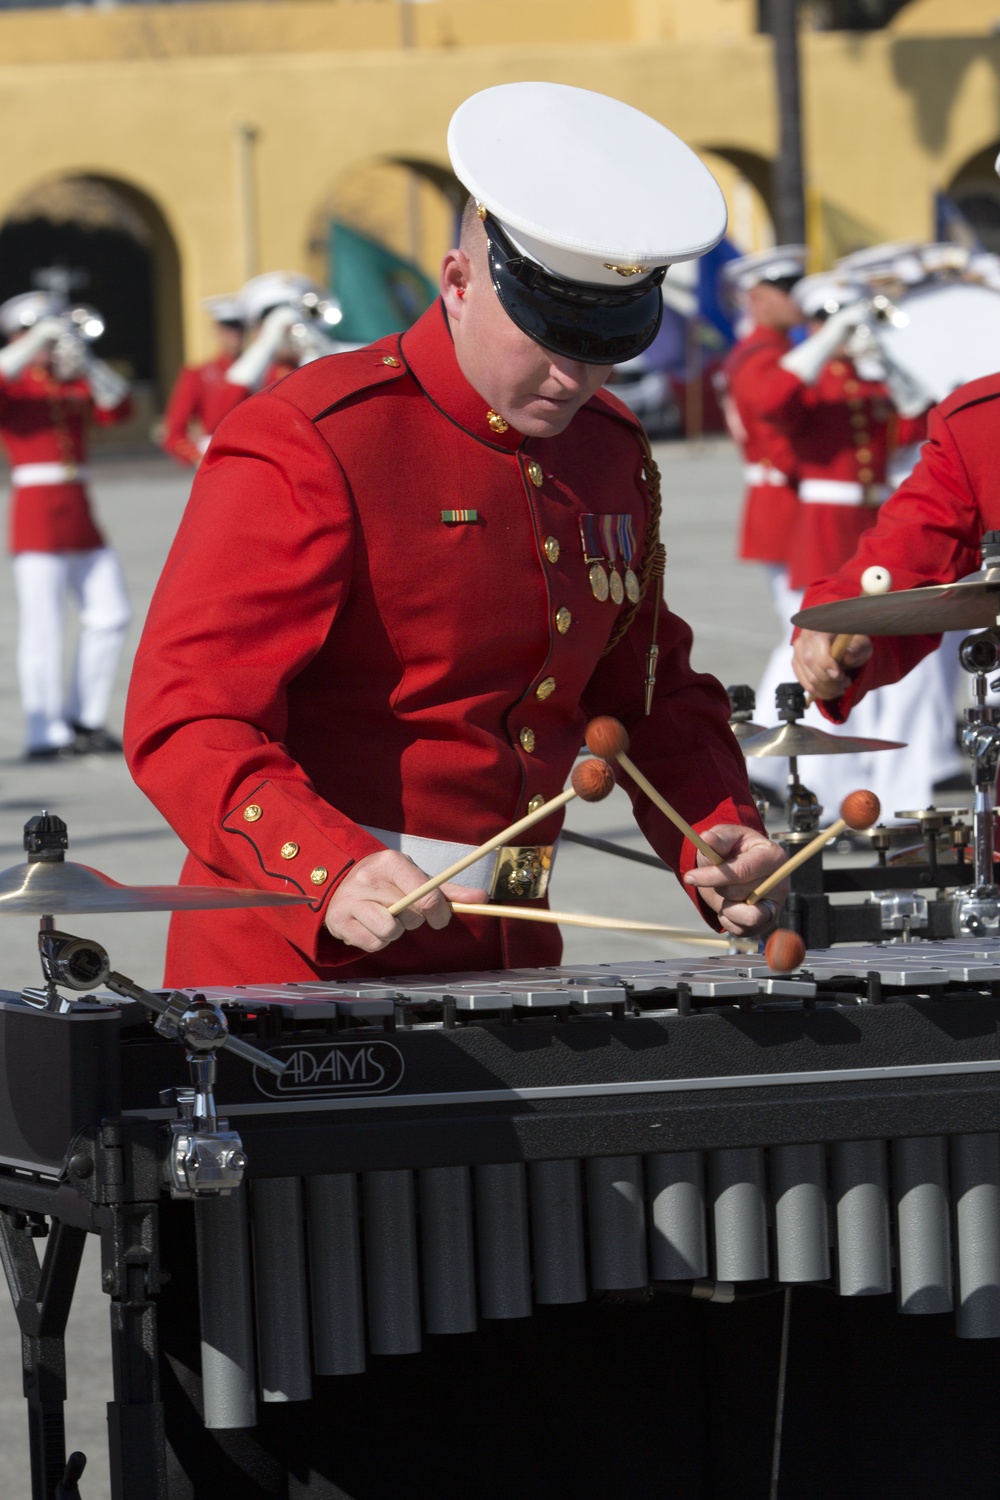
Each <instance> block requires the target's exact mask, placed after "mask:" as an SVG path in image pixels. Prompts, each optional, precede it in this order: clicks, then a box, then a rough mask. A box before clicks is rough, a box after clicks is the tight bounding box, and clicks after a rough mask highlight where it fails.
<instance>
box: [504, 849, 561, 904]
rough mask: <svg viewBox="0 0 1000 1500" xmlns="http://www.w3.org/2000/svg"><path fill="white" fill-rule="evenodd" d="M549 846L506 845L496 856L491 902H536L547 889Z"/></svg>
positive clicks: (549, 867) (550, 856) (549, 871)
mask: <svg viewBox="0 0 1000 1500" xmlns="http://www.w3.org/2000/svg"><path fill="white" fill-rule="evenodd" d="M553 848H554V845H552V844H507V845H505V847H504V848H503V849H501V850H500V851H499V852H498V854H497V862H496V866H495V868H494V870H493V885H492V886H491V888H490V900H491V901H498V902H504V901H540V900H541V898H542V897H543V896H544V895H545V892H546V891H547V890H548V888H549V874H550V873H551V870H552V851H553Z"/></svg>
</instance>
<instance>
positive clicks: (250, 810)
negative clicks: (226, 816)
mask: <svg viewBox="0 0 1000 1500" xmlns="http://www.w3.org/2000/svg"><path fill="white" fill-rule="evenodd" d="M243 816H244V818H245V819H246V821H247V822H248V823H256V821H257V819H258V818H262V817H263V816H264V809H263V808H261V807H258V806H257V804H256V802H251V804H250V806H249V807H245V808H244V809H243Z"/></svg>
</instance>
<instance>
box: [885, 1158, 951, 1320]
mask: <svg viewBox="0 0 1000 1500" xmlns="http://www.w3.org/2000/svg"><path fill="white" fill-rule="evenodd" d="M892 1186H893V1196H894V1198H895V1205H896V1253H897V1257H898V1260H899V1310H900V1312H904V1313H936V1312H950V1310H951V1306H952V1296H951V1223H950V1219H951V1215H950V1210H949V1203H948V1150H947V1142H946V1141H945V1138H944V1136H940V1135H929V1136H917V1137H914V1138H912V1139H908V1140H907V1139H903V1140H898V1141H893V1143H892Z"/></svg>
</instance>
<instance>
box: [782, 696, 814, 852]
mask: <svg viewBox="0 0 1000 1500" xmlns="http://www.w3.org/2000/svg"><path fill="white" fill-rule="evenodd" d="M774 701H775V708H776V711H777V715H778V718H779V719H782V720H783V721H784V722H785V723H786V724H795V723H797V722H798V720H799V719H802V718H804V717H805V712H806V695H805V691H804V690H803V688H802V687H801V686H800V684H799V683H797V682H783V683H782V684H781V686H780V687H779V688H778V689H777V691H776V692H775V695H774ZM785 808H786V811H787V813H788V829H789V833H788V836H787V837H784V838H783V839H782V842H783V843H784V844H786V845H787V846H788V847H789V850H790V852H794V850H795V849H796V848H797V847H798V846H799V845H801V844H807V843H808V842H809V840H810V839H811V838H813V837H814V836H815V835H816V834H817V833H818V832H819V819H820V814H821V813H822V811H823V809H822V807H821V806H820V803H819V798H818V797H817V796H816V793H815V792H811V791H810V790H809V788H808V787H807V786H803V784H802V781H801V780H800V778H799V757H798V756H797V755H790V756H789V757H788V785H787V789H786V791H785Z"/></svg>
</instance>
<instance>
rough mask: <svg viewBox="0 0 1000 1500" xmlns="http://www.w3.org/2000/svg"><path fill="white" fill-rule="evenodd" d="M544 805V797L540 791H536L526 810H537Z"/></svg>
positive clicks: (531, 811)
mask: <svg viewBox="0 0 1000 1500" xmlns="http://www.w3.org/2000/svg"><path fill="white" fill-rule="evenodd" d="M544 806H545V798H544V797H543V796H542V794H541V792H536V793H535V795H534V796H533V797H532V799H531V801H530V802H529V803H528V811H529V812H530V813H533V812H537V811H538V809H539V808H540V807H544Z"/></svg>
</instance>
